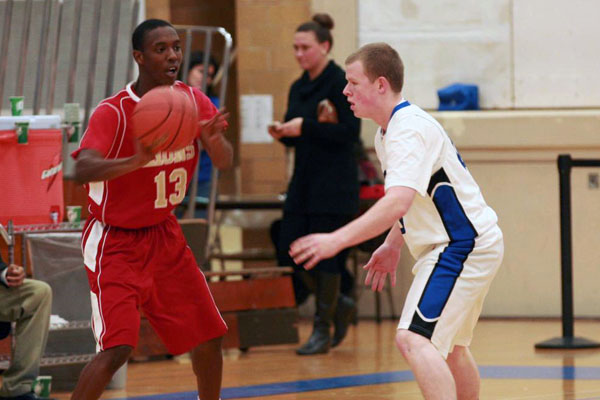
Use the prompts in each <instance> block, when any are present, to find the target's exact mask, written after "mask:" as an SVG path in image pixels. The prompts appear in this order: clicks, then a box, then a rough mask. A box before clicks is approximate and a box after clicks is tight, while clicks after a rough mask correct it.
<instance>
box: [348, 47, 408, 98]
mask: <svg viewBox="0 0 600 400" xmlns="http://www.w3.org/2000/svg"><path fill="white" fill-rule="evenodd" d="M355 61H361V62H362V64H363V67H364V70H365V75H367V77H368V78H369V80H370V81H371V82H373V81H374V80H375V79H377V78H379V77H380V76H382V77H384V78H385V79H387V80H388V82H389V83H390V86H391V87H392V90H393V91H394V92H396V93H400V92H401V91H402V87H403V86H404V64H403V63H402V59H401V58H400V55H398V52H397V51H396V50H394V49H393V48H392V46H390V45H389V44H387V43H370V44H366V45H364V46H362V47H361V48H360V49H358V50H356V51H355V52H354V53H352V54H350V55H349V56H348V58H346V65H348V64H352V63H353V62H355Z"/></svg>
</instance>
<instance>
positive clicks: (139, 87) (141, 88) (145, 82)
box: [133, 76, 159, 97]
mask: <svg viewBox="0 0 600 400" xmlns="http://www.w3.org/2000/svg"><path fill="white" fill-rule="evenodd" d="M157 86H159V85H157V84H156V83H155V82H153V81H151V80H149V79H146V78H144V77H143V76H139V77H138V79H137V81H135V83H134V84H133V90H134V91H135V94H137V95H138V96H139V97H142V96H143V95H145V94H146V93H148V92H149V91H150V90H152V89H154V88H155V87H157Z"/></svg>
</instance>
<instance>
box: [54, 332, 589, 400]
mask: <svg viewBox="0 0 600 400" xmlns="http://www.w3.org/2000/svg"><path fill="white" fill-rule="evenodd" d="M395 326H396V322H395V321H384V322H382V323H381V324H380V325H378V324H376V323H375V322H373V321H360V322H359V324H358V325H357V326H356V327H353V328H351V330H350V332H349V334H348V337H347V338H346V340H345V341H344V343H343V344H342V345H341V346H340V347H339V348H336V349H333V350H332V351H331V352H330V353H329V354H326V355H320V356H312V357H298V356H296V355H295V353H294V348H295V346H287V345H286V346H271V347H262V348H251V349H250V350H249V351H248V352H246V353H242V352H240V351H238V350H228V351H227V352H226V354H225V363H224V377H223V388H224V390H223V400H225V399H226V398H230V399H234V398H247V399H266V400H292V399H312V400H320V399H336V400H341V399H361V400H367V399H420V398H422V397H421V395H420V392H419V390H418V387H417V385H416V383H415V382H414V381H413V380H412V379H410V378H409V379H410V380H408V381H406V379H404V378H403V377H404V376H406V374H407V373H406V372H403V371H407V370H408V367H407V364H406V363H405V362H404V360H403V359H402V357H401V355H400V353H399V352H398V351H397V350H396V348H395V346H394V344H393V343H394V341H393V337H394V333H395ZM560 332H561V326H560V322H559V321H538V320H536V321H524V320H482V321H480V322H479V324H478V326H477V328H476V332H475V339H474V342H473V344H472V347H471V348H472V351H473V354H474V356H475V358H476V360H477V362H478V364H479V366H480V368H481V370H482V377H483V379H482V390H481V398H482V399H561V400H571V399H581V400H584V399H585V400H589V399H600V350H571V351H564V350H545V351H536V350H535V349H534V344H535V343H536V342H539V341H542V340H546V339H549V338H551V337H555V336H559V335H560ZM575 333H576V335H577V336H583V337H586V338H588V339H593V340H599V341H600V321H578V322H577V323H576V325H575ZM309 334H310V326H309V324H308V322H302V323H301V324H300V336H301V340H305V339H306V338H307V337H308V335H309ZM572 367H575V368H572ZM348 376H351V377H352V378H351V379H349V380H348V379H343V378H342V377H348ZM390 377H391V379H390V380H391V382H390V380H388V381H386V379H389V378H390ZM321 378H333V379H321ZM382 379H383V382H384V383H378V382H382ZM298 381H308V382H298ZM385 382H389V383H385ZM282 383H283V384H284V386H285V387H287V388H288V389H289V388H291V389H290V390H291V391H292V393H287V394H278V395H270V394H268V389H273V388H277V387H279V386H275V384H282ZM285 384H287V386H286V385H285ZM252 385H263V386H260V387H259V388H258V389H261V390H262V389H265V390H267V392H262V394H260V395H258V396H254V397H249V396H251V393H252V392H251V391H250V390H251V389H253V390H257V388H256V387H252ZM308 387H313V388H316V389H320V390H312V391H305V390H306V389H307V388H308ZM232 388H239V390H234V389H232ZM193 390H195V387H194V378H193V376H192V372H191V366H190V362H189V360H188V359H186V358H185V357H183V358H179V359H174V360H163V361H150V362H137V363H130V364H129V366H128V376H127V388H126V390H111V391H107V392H106V393H105V395H104V396H103V398H105V399H126V398H128V399H133V398H135V399H136V400H138V399H139V400H141V399H149V400H150V399H151V400H158V399H169V400H174V399H181V400H194V399H196V397H195V396H194V395H193V394H192V393H190V392H192V391H193ZM182 392H183V393H182ZM185 392H187V393H185ZM176 393H180V395H175V394H176ZM255 393H256V392H255ZM53 397H55V398H57V399H59V400H63V399H68V398H69V394H68V393H64V392H63V393H56V392H55V393H53Z"/></svg>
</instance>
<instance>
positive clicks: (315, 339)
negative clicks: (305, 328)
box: [296, 327, 331, 356]
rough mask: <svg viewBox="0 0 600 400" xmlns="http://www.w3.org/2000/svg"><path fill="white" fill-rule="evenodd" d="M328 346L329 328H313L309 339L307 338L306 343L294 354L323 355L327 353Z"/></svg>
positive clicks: (329, 338)
mask: <svg viewBox="0 0 600 400" xmlns="http://www.w3.org/2000/svg"><path fill="white" fill-rule="evenodd" d="M330 346H331V337H330V335H329V327H319V328H317V327H315V328H314V329H313V332H312V334H311V335H310V338H308V342H306V343H304V345H302V346H301V347H300V348H298V349H296V354H298V355H299V356H310V355H313V354H324V353H327V352H328V351H329V347H330Z"/></svg>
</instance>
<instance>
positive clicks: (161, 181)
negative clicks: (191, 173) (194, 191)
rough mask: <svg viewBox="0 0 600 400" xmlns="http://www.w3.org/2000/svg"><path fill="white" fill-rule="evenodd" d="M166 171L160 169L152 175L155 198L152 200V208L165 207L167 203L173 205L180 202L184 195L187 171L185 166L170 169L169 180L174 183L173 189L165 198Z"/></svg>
mask: <svg viewBox="0 0 600 400" xmlns="http://www.w3.org/2000/svg"><path fill="white" fill-rule="evenodd" d="M165 177H166V172H165V171H160V172H159V173H158V175H156V176H155V177H154V183H155V184H156V199H155V200H154V208H165V207H166V206H167V205H168V203H167V200H168V202H169V203H171V205H173V206H175V205H177V204H179V203H181V202H182V200H183V198H184V197H185V186H186V183H187V171H186V170H185V168H177V169H174V170H173V171H171V173H170V174H169V182H170V183H174V184H175V188H174V189H175V190H174V192H173V193H171V194H169V198H168V199H167V190H166V182H165Z"/></svg>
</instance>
